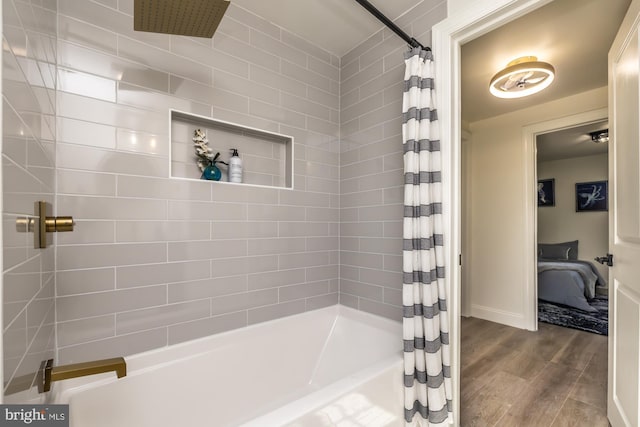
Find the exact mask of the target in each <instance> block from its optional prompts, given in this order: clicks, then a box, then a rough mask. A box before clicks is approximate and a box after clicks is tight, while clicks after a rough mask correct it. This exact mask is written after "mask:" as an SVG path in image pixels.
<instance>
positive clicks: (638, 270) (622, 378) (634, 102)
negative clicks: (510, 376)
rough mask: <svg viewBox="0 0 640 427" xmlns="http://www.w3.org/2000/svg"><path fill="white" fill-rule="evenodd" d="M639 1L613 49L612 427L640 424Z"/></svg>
mask: <svg viewBox="0 0 640 427" xmlns="http://www.w3.org/2000/svg"><path fill="white" fill-rule="evenodd" d="M639 17H640V0H634V1H632V3H631V5H630V6H629V10H628V11H627V16H626V17H625V19H624V21H623V23H622V26H621V27H620V31H619V32H618V35H617V36H616V39H615V40H614V42H613V45H612V46H611V50H610V51H609V135H610V138H611V139H610V141H611V142H610V143H609V230H610V231H609V250H610V251H611V253H613V254H614V259H613V263H614V265H613V267H612V268H610V274H609V313H611V316H610V319H609V392H608V400H609V401H608V411H607V412H608V416H609V421H610V423H611V425H612V427H622V426H629V427H631V426H638V425H639V424H638V423H639V421H640V415H639V407H640V405H639V404H638V400H639V398H640V378H639V374H640V346H639V344H638V343H639V341H640V139H639V138H640V120H639V117H640V99H639V98H640V92H639V91H640V73H639V71H640V51H639V50H638V37H639V34H638V26H639V22H638V19H639Z"/></svg>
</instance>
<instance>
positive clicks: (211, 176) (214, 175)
mask: <svg viewBox="0 0 640 427" xmlns="http://www.w3.org/2000/svg"><path fill="white" fill-rule="evenodd" d="M200 178H201V179H208V180H210V181H220V178H222V172H220V169H218V167H217V166H216V165H215V164H213V163H212V164H210V165H209V166H207V167H206V168H204V170H203V171H202V176H201V177H200Z"/></svg>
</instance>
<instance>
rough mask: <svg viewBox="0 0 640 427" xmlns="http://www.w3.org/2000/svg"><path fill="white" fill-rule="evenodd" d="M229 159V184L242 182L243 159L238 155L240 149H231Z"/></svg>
mask: <svg viewBox="0 0 640 427" xmlns="http://www.w3.org/2000/svg"><path fill="white" fill-rule="evenodd" d="M231 151H232V153H231V158H230V159H229V182H242V159H241V158H240V156H239V155H238V149H237V148H232V149H231Z"/></svg>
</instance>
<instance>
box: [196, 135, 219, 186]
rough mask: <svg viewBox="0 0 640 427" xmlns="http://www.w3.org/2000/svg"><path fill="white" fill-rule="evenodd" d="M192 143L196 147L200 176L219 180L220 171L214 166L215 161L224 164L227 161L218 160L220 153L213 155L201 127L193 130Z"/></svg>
mask: <svg viewBox="0 0 640 427" xmlns="http://www.w3.org/2000/svg"><path fill="white" fill-rule="evenodd" d="M193 145H195V147H196V156H197V157H198V162H197V164H198V167H199V168H200V171H202V176H201V177H200V178H201V179H209V180H213V181H220V178H221V177H222V172H220V168H218V167H217V166H216V163H222V164H223V165H226V164H227V163H225V162H223V161H222V160H218V157H220V153H216V154H215V155H214V154H213V150H212V149H211V147H209V140H208V139H207V135H206V134H205V133H204V132H203V131H202V129H196V130H195V131H194V132H193Z"/></svg>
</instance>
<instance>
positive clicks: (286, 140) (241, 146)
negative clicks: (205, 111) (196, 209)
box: [171, 110, 293, 188]
mask: <svg viewBox="0 0 640 427" xmlns="http://www.w3.org/2000/svg"><path fill="white" fill-rule="evenodd" d="M196 129H202V130H203V131H204V132H205V133H206V135H207V139H208V140H209V147H211V148H212V149H213V153H214V154H215V153H216V152H220V157H219V159H220V160H222V161H224V162H227V163H228V161H229V158H230V157H231V149H232V148H237V149H238V153H239V154H240V158H242V166H243V182H242V184H235V185H245V184H248V185H261V186H269V187H279V188H293V138H292V137H290V136H287V135H281V134H277V133H273V132H267V131H263V130H260V129H254V128H250V127H246V126H242V125H238V124H235V123H229V122H225V121H221V120H215V119H212V118H210V117H204V116H198V115H195V114H190V113H185V112H182V111H176V110H171V177H172V178H186V179H198V180H199V179H200V176H201V174H202V172H201V171H200V169H199V168H198V165H197V163H196V161H197V157H196V154H195V147H194V144H193V132H194V131H195V130H196ZM218 166H219V168H220V170H221V171H222V179H221V180H220V181H210V182H216V183H217V182H223V183H228V182H227V181H228V169H227V167H226V166H225V165H222V164H220V165H218Z"/></svg>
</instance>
